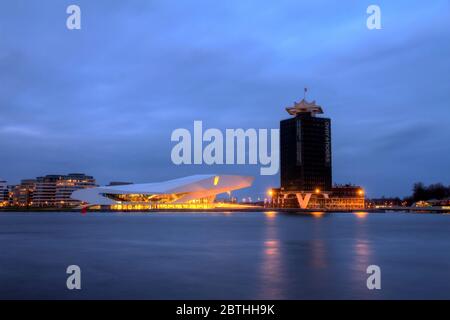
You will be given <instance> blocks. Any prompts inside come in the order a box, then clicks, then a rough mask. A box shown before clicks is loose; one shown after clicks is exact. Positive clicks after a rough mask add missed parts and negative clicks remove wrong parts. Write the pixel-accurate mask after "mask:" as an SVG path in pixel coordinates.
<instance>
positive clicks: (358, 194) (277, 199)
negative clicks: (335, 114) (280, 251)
mask: <svg viewBox="0 0 450 320" xmlns="http://www.w3.org/2000/svg"><path fill="white" fill-rule="evenodd" d="M286 111H287V112H288V113H289V114H290V115H291V116H293V117H292V118H289V119H286V120H282V121H281V122H280V178H281V181H280V182H281V187H280V188H278V189H272V190H270V191H269V196H270V198H271V199H270V201H269V203H268V206H272V207H280V208H301V209H319V210H320V209H328V210H333V209H335V210H355V209H363V208H364V207H365V196H364V190H363V189H362V188H361V187H359V186H353V185H335V186H333V185H332V159H331V120H330V119H328V118H322V117H317V115H318V114H322V113H323V110H322V107H320V106H318V105H316V103H315V101H313V102H307V101H306V100H305V99H303V100H301V101H300V102H298V103H297V102H296V103H295V104H294V106H293V107H289V108H286Z"/></svg>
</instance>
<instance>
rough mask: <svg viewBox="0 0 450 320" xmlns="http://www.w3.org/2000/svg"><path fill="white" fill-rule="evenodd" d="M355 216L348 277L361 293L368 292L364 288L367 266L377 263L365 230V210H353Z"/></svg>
mask: <svg viewBox="0 0 450 320" xmlns="http://www.w3.org/2000/svg"><path fill="white" fill-rule="evenodd" d="M354 214H355V216H356V217H357V221H356V225H355V227H356V230H355V237H354V243H353V248H352V249H353V250H352V255H353V265H352V272H351V274H350V279H351V281H352V282H353V283H354V286H355V290H357V289H358V288H359V289H360V290H361V294H363V295H365V294H368V290H367V288H366V280H367V277H368V276H369V275H368V274H367V272H366V271H367V267H368V266H370V265H371V264H377V263H376V261H374V257H373V250H372V246H371V241H370V239H369V237H368V232H367V216H368V214H367V212H355V213H354Z"/></svg>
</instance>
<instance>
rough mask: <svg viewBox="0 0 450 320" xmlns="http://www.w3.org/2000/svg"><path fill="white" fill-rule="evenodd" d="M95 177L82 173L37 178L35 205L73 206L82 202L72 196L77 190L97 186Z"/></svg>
mask: <svg viewBox="0 0 450 320" xmlns="http://www.w3.org/2000/svg"><path fill="white" fill-rule="evenodd" d="M95 186H96V184H95V179H94V178H93V177H92V176H87V175H85V174H82V173H70V174H68V175H47V176H44V177H38V178H36V190H35V193H34V197H33V206H36V207H73V206H77V205H78V204H80V202H79V201H77V200H74V199H72V198H71V197H70V196H71V195H72V193H73V192H74V191H75V190H78V189H84V188H92V187H95Z"/></svg>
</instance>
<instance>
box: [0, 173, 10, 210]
mask: <svg viewBox="0 0 450 320" xmlns="http://www.w3.org/2000/svg"><path fill="white" fill-rule="evenodd" d="M8 200H9V194H8V185H7V183H6V181H4V180H0V207H6V206H7V205H8Z"/></svg>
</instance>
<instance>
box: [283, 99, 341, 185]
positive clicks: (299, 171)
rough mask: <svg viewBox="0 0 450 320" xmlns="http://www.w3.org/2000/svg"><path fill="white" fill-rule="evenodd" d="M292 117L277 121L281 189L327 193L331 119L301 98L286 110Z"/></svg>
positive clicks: (329, 177) (330, 181) (312, 103)
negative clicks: (323, 116)
mask: <svg viewBox="0 0 450 320" xmlns="http://www.w3.org/2000/svg"><path fill="white" fill-rule="evenodd" d="M286 111H287V112H288V113H289V114H290V115H291V116H293V117H292V118H289V119H286V120H282V121H281V122H280V160H281V161H280V162H281V168H280V169H281V171H280V173H281V190H285V191H316V192H318V191H330V190H331V187H332V178H331V174H332V171H331V120H330V119H328V118H322V117H317V115H318V114H322V113H323V110H322V108H321V107H320V106H318V105H316V103H315V101H313V102H311V103H310V102H307V101H306V100H305V99H303V100H302V101H300V102H298V103H297V102H296V103H294V106H293V107H289V108H286Z"/></svg>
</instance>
